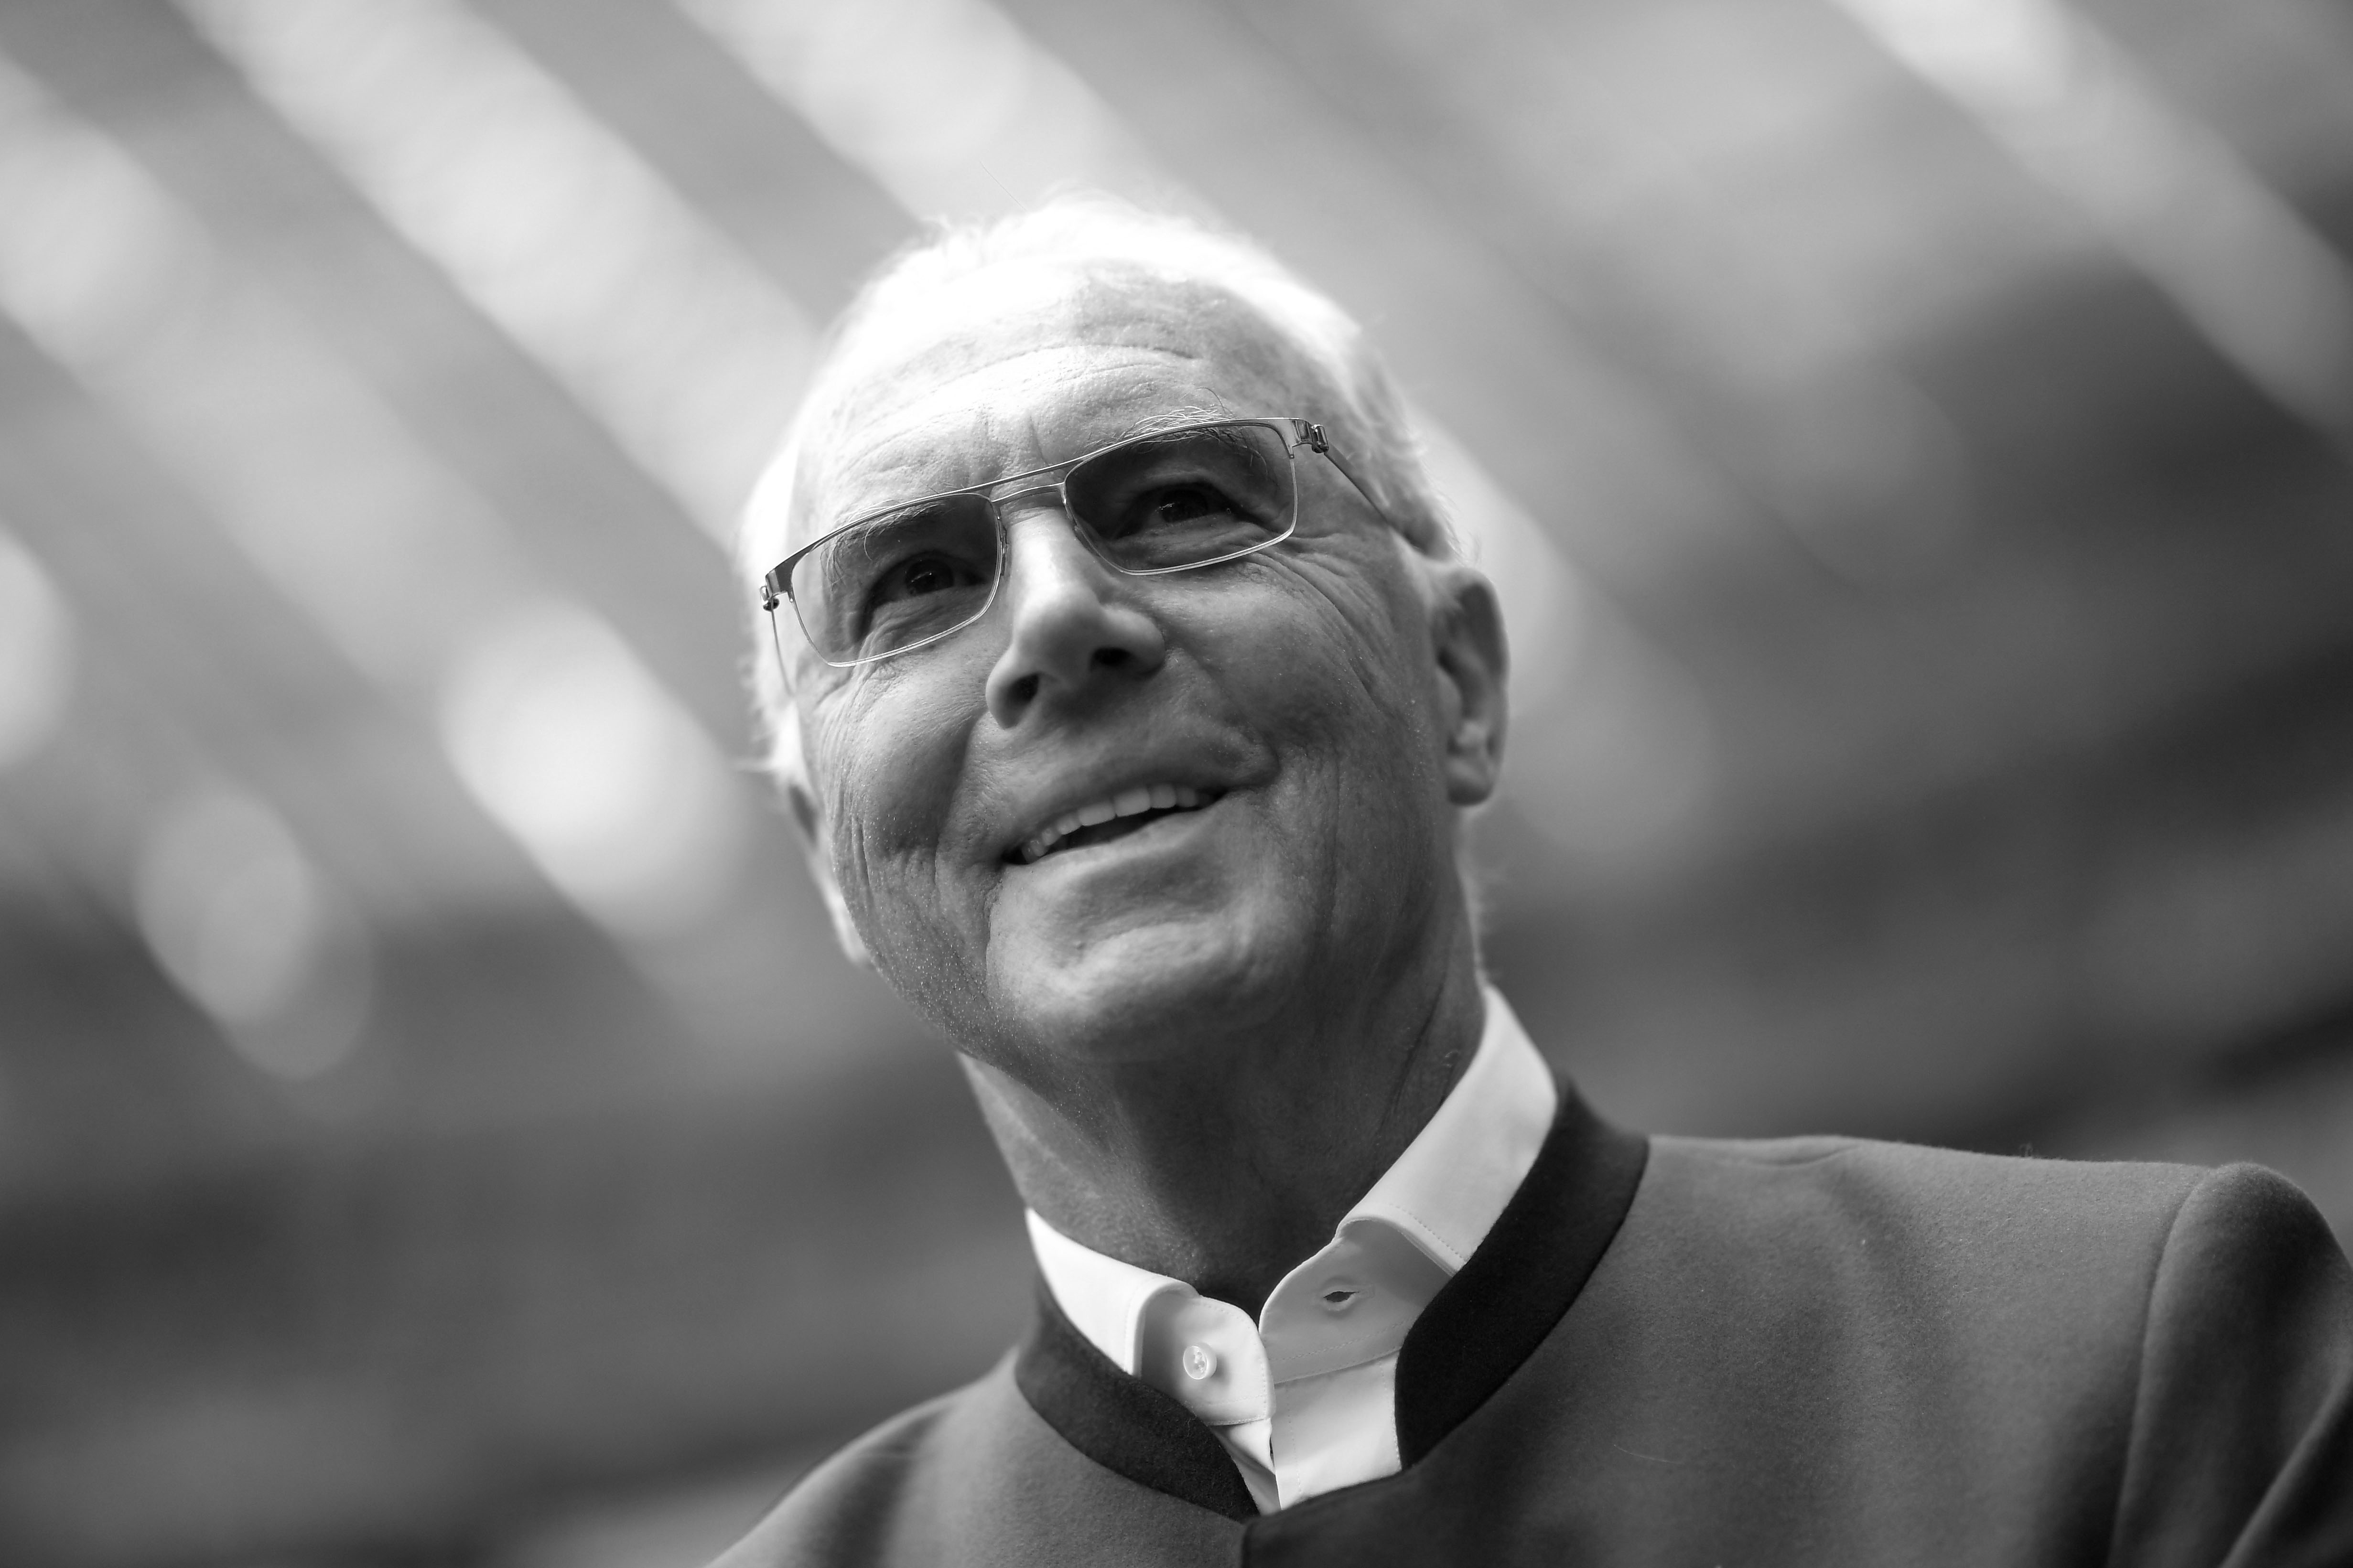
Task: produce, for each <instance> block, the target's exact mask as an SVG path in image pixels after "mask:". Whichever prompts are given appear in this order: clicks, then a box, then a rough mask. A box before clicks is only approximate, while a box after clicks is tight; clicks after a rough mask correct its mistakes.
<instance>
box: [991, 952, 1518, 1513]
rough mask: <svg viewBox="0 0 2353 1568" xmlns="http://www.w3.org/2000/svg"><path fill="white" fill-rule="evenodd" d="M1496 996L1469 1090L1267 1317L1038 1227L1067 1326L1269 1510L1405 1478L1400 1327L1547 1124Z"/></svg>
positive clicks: (1450, 1265)
mask: <svg viewBox="0 0 2353 1568" xmlns="http://www.w3.org/2000/svg"><path fill="white" fill-rule="evenodd" d="M1486 1009H1487V1018H1486V1024H1485V1026H1484V1027H1483V1028H1482V1030H1481V1031H1480V1036H1479V1048H1478V1050H1477V1051H1476V1052H1475V1053H1473V1055H1472V1058H1471V1065H1470V1066H1469V1067H1468V1068H1464V1069H1463V1073H1462V1077H1461V1079H1460V1080H1458V1081H1457V1082H1456V1083H1455V1085H1454V1087H1453V1088H1452V1089H1451V1090H1449V1091H1448V1092H1447V1096H1446V1098H1445V1100H1442V1101H1440V1104H1439V1107H1438V1111H1437V1113H1436V1114H1435V1115H1433V1116H1432V1117H1431V1118H1430V1123H1429V1125H1428V1126H1426V1127H1424V1128H1423V1129H1422V1130H1421V1131H1420V1132H1419V1134H1417V1135H1416V1136H1415V1138H1414V1141H1413V1142H1411V1143H1409V1144H1408V1145H1407V1146H1406V1151H1405V1152H1404V1153H1402V1154H1400V1155H1398V1158H1397V1163H1395V1164H1393V1165H1391V1166H1390V1167H1389V1168H1388V1172H1387V1173H1384V1174H1383V1175H1382V1177H1381V1179H1380V1180H1379V1181H1377V1182H1376V1183H1374V1184H1373V1190H1372V1191H1370V1192H1368V1193H1366V1194H1365V1195H1364V1196H1363V1197H1362V1198H1361V1199H1359V1200H1358V1201H1357V1203H1356V1206H1355V1207H1354V1208H1352V1209H1350V1210H1349V1211H1348V1212H1347V1214H1346V1215H1344V1216H1343V1217H1342V1218H1341V1221H1340V1225H1339V1228H1338V1229H1337V1230H1336V1231H1335V1232H1334V1234H1333V1237H1332V1241H1331V1244H1330V1245H1329V1246H1327V1247H1324V1249H1323V1250H1322V1251H1320V1252H1318V1253H1316V1254H1315V1255H1314V1257H1312V1258H1308V1259H1307V1261H1306V1262H1304V1263H1302V1264H1301V1265H1300V1266H1299V1267H1298V1268H1293V1270H1292V1271H1291V1272H1290V1273H1288V1274H1286V1275H1284V1276H1283V1277H1282V1282H1281V1283H1280V1284H1278V1285H1276V1286H1275V1288H1274V1290H1273V1292H1272V1293H1271V1295H1269V1296H1268V1297H1267V1299H1266V1308H1265V1310H1263V1311H1261V1313H1260V1314H1259V1319H1258V1321H1257V1322H1256V1323H1252V1322H1251V1321H1250V1314H1249V1313H1247V1312H1245V1311H1243V1310H1241V1309H1240V1308H1239V1307H1236V1306H1233V1305H1231V1304H1229V1303H1228V1302H1225V1301H1219V1300H1211V1299H1210V1298H1208V1297H1206V1296H1202V1295H1200V1294H1199V1293H1198V1292H1197V1291H1195V1290H1194V1289H1193V1288H1192V1287H1191V1286H1189V1285H1187V1284H1186V1283H1185V1282H1184V1281H1183V1280H1181V1279H1170V1278H1168V1277H1167V1276H1166V1275H1165V1274H1155V1273H1153V1272H1151V1271H1150V1270H1149V1269H1144V1268H1136V1267H1135V1266H1134V1265H1133V1264H1128V1263H1122V1262H1121V1261H1120V1260H1119V1259H1117V1258H1107V1257H1105V1256H1104V1255H1103V1254H1102V1253H1100V1252H1097V1251H1095V1250H1093V1249H1092V1247H1083V1246H1081V1245H1080V1244H1079V1243H1078V1242H1075V1241H1072V1240H1071V1238H1070V1237H1067V1236H1064V1235H1063V1234H1062V1233H1061V1232H1060V1231H1058V1230H1056V1229H1055V1228H1054V1227H1053V1226H1050V1225H1048V1224H1047V1223H1046V1222H1045V1221H1044V1220H1042V1219H1040V1218H1039V1217H1038V1215H1036V1214H1034V1213H1033V1214H1031V1215H1029V1240H1030V1245H1031V1246H1032V1247H1035V1248H1036V1249H1037V1254H1038V1267H1039V1270H1040V1271H1041V1272H1042V1273H1043V1274H1044V1275H1045V1277H1046V1284H1047V1288H1048V1289H1051V1290H1052V1291H1053V1292H1054V1300H1055V1301H1056V1302H1057V1303H1058V1304H1059V1305H1060V1307H1061V1309H1062V1313H1063V1315H1064V1316H1065V1317H1067V1318H1069V1319H1070V1320H1071V1324H1072V1325H1073V1326H1074V1327H1076V1328H1077V1329H1078V1331H1080V1332H1081V1333H1082V1334H1084V1335H1086V1337H1087V1338H1088V1340H1089V1341H1091V1342H1092V1343H1093V1344H1094V1346H1095V1348H1096V1349H1098V1350H1100V1351H1102V1352H1103V1354H1104V1355H1106V1356H1108V1357H1110V1358H1111V1360H1112V1361H1113V1362H1114V1363H1117V1365H1118V1366H1119V1368H1120V1370H1121V1371H1123V1372H1125V1373H1131V1374H1133V1375H1134V1376H1136V1377H1140V1378H1142V1379H1144V1380H1145V1382H1146V1383H1149V1384H1152V1385H1153V1386H1154V1387H1155V1388H1157V1389H1159V1390H1160V1391H1161V1392H1162V1393H1164V1394H1170V1395H1172V1396H1174V1397H1175V1398H1176V1400H1177V1401H1179V1402H1180V1403H1181V1404H1183V1405H1185V1407H1186V1408H1187V1409H1188V1410H1190V1411H1192V1413H1193V1414H1194V1415H1198V1416H1199V1417H1200V1418H1201V1419H1202V1420H1203V1421H1204V1422H1206V1423H1208V1426H1209V1428H1210V1430H1212V1431H1214V1432H1215V1433H1217V1435H1218V1436H1219V1438H1221V1439H1222V1440H1223V1441H1224V1443H1225V1445H1226V1447H1227V1448H1228V1449H1229V1450H1230V1451H1231V1452H1232V1454H1233V1456H1234V1463H1235V1464H1236V1466H1237V1467H1239V1468H1240V1470H1241V1474H1242V1479H1243V1480H1244V1481H1245V1482H1246V1483H1248V1485H1249V1487H1250V1496H1251V1497H1252V1498H1254V1499H1255V1500H1257V1502H1258V1506H1259V1508H1260V1510H1261V1511H1262V1512H1268V1513H1271V1512H1273V1511H1274V1510H1276V1509H1278V1508H1283V1507H1287V1506H1289V1505H1290V1504H1292V1503H1295V1502H1297V1501H1299V1500H1301V1499H1303V1498H1311V1497H1314V1496H1315V1495H1316V1494H1317V1493H1319V1492H1327V1491H1331V1490H1333V1489H1335V1488H1339V1487H1345V1486H1353V1485H1355V1484H1356V1482H1358V1481H1368V1480H1373V1479H1377V1478H1379V1477H1381V1476H1388V1475H1394V1474H1396V1473H1397V1470H1398V1441H1397V1361H1398V1348H1399V1347H1400V1346H1402V1345H1403V1344H1404V1343H1405V1336H1406V1331H1407V1330H1409V1329H1410V1328H1412V1327H1413V1323H1414V1320H1415V1319H1416V1318H1419V1316H1420V1315H1421V1310H1422V1309H1423V1308H1424V1307H1426V1306H1428V1305H1429V1304H1430V1298H1431V1297H1433V1296H1435V1295H1437V1294H1438V1289H1439V1287H1440V1286H1441V1285H1443V1284H1445V1283H1446V1281H1447V1280H1448V1279H1451V1278H1453V1276H1454V1272H1455V1270H1457V1269H1459V1268H1461V1267H1462V1263H1463V1260H1464V1259H1465V1258H1469V1257H1470V1256H1471V1254H1472V1252H1473V1251H1474V1250H1476V1249H1477V1247H1478V1246H1479V1243H1480V1242H1481V1241H1482V1240H1483V1239H1484V1238H1485V1237H1486V1235H1487V1231H1488V1227H1489V1226H1493V1224H1494V1223H1495V1216H1496V1215H1499V1214H1501V1213H1503V1212H1504V1205H1505V1204H1506V1203H1508V1202H1509V1201H1510V1200H1511V1196H1512V1194H1514V1192H1517V1191H1518V1190H1519V1185H1520V1182H1521V1180H1522V1179H1523V1178H1525V1176H1526V1175H1527V1173H1528V1167H1529V1166H1530V1165H1533V1164H1534V1163H1535V1158H1536V1151H1537V1149H1538V1148H1539V1147H1541V1146H1542V1144H1543V1143H1544V1140H1545V1135H1546V1133H1547V1132H1548V1131H1551V1129H1552V1119H1553V1112H1554V1110H1555V1107H1556V1100H1557V1098H1558V1096H1557V1093H1556V1090H1555V1089H1554V1088H1553V1081H1552V1073H1551V1071H1550V1070H1549V1069H1548V1068H1546V1066H1545V1062H1544V1058H1542V1057H1540V1056H1538V1055H1537V1054H1536V1048H1535V1046H1533V1045H1531V1044H1529V1043H1528V1037H1527V1035H1526V1033H1525V1031H1524V1030H1523V1029H1522V1028H1521V1027H1520V1021H1519V1019H1517V1018H1516V1017H1514V1016H1513V1015H1512V1009H1511V1007H1510V1006H1509V1005H1507V1004H1506V1003H1505V1002H1504V999H1503V997H1502V996H1500V995H1498V994H1496V993H1495V992H1494V990H1493V988H1492V987H1491V988H1489V989H1488V990H1487V992H1486Z"/></svg>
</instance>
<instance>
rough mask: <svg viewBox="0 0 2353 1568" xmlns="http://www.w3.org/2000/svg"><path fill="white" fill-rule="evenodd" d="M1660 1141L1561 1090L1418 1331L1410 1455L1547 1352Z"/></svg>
mask: <svg viewBox="0 0 2353 1568" xmlns="http://www.w3.org/2000/svg"><path fill="white" fill-rule="evenodd" d="M1650 1158H1651V1141H1650V1140H1649V1139H1647V1138H1644V1137H1641V1135H1639V1134H1637V1133H1632V1132H1627V1131H1621V1130H1620V1129H1619V1128H1616V1127H1612V1126H1610V1125H1609V1123H1608V1122H1606V1121H1602V1120H1601V1119H1600V1118H1599V1117H1598V1116H1596V1115H1594V1114H1593V1112H1592V1110H1590V1109H1589V1108H1588V1106H1587V1105H1586V1103H1585V1101H1584V1100H1581V1099H1579V1098H1578V1097H1577V1090H1576V1089H1573V1088H1571V1087H1570V1086H1569V1085H1567V1084H1566V1083H1563V1084H1562V1085H1561V1086H1560V1110H1559V1111H1558V1112H1557V1113H1556V1115H1555V1116H1554V1118H1553V1124H1552V1131H1551V1132H1550V1133H1548V1134H1546V1138H1545V1142H1544V1147H1543V1148H1542V1149H1541V1150H1539V1151H1538V1152H1537V1153H1536V1161H1535V1164H1533V1165H1531V1166H1530V1167H1528V1173H1527V1177H1526V1179H1525V1181H1523V1182H1521V1183H1520V1190H1519V1191H1518V1192H1516V1193H1514V1194H1512V1201H1511V1202H1510V1203H1508V1204H1505V1205H1504V1212H1503V1213H1502V1214H1500V1215H1496V1216H1495V1223H1494V1226H1493V1228H1491V1229H1490V1230H1489V1231H1488V1232H1487V1236H1486V1239H1485V1240H1483V1241H1482V1242H1481V1243H1480V1244H1479V1249H1478V1250H1477V1251H1476V1252H1473V1253H1472V1255H1471V1257H1470V1258H1469V1259H1468V1260H1467V1261H1466V1262H1465V1263H1464V1264H1463V1265H1462V1268H1461V1272H1459V1273H1457V1274H1456V1275H1455V1276H1454V1278H1453V1279H1449V1280H1448V1281H1447V1282H1446V1284H1445V1286H1444V1287H1443V1288H1442V1289H1440V1291H1439V1292H1438V1294H1437V1295H1435V1296H1433V1297H1431V1298H1430V1305H1429V1306H1427V1307H1425V1308H1423V1309H1422V1313H1421V1316H1420V1317H1419V1318H1417V1319H1416V1320H1414V1325H1413V1327H1412V1328H1411V1329H1410V1330H1409V1331H1407V1333H1406V1336H1405V1346H1404V1348H1403V1349H1402V1350H1400V1351H1399V1352H1398V1379H1397V1425H1398V1458H1399V1459H1400V1460H1401V1461H1402V1462H1403V1463H1405V1464H1408V1465H1410V1464H1412V1463H1414V1462H1415V1461H1416V1460H1418V1459H1419V1458H1421V1457H1422V1456H1423V1455H1424V1454H1427V1453H1429V1452H1430V1449H1432V1448H1434V1447H1437V1446H1438V1441H1439V1439H1440V1438H1441V1437H1443V1436H1446V1435H1447V1434H1448V1433H1449V1432H1451V1431H1453V1430H1454V1428H1455V1427H1457V1426H1461V1424H1462V1422H1463V1421H1464V1419H1465V1418H1467V1417H1468V1416H1469V1415H1470V1414H1471V1413H1472V1411H1474V1410H1476V1409H1478V1408H1479V1406H1481V1405H1484V1404H1485V1403H1486V1402H1487V1397H1488V1395H1490V1394H1493V1393H1494V1392H1495V1390H1497V1389H1499V1388H1501V1387H1503V1386H1504V1379H1506V1378H1508V1377H1510V1376H1511V1375H1512V1373H1514V1372H1517V1371H1518V1370H1519V1369H1520V1366H1521V1363H1524V1362H1525V1361H1526V1360H1527V1359H1528V1357H1530V1356H1532V1355H1534V1354H1535V1350H1536V1347H1537V1346H1538V1345H1540V1344H1542V1343H1544V1342H1545V1336H1546V1335H1547V1334H1549V1333H1551V1332H1552V1331H1553V1328H1554V1326H1555V1325H1556V1324H1557V1323H1558V1322H1559V1321H1560V1320H1561V1318H1562V1317H1563V1315H1564V1314H1566V1313H1567V1311H1568V1308H1569V1303H1571V1302H1573V1301H1575V1300H1577V1292H1578V1291H1580V1290H1583V1289H1585V1281H1586V1280H1587V1279H1589V1278H1590V1277H1591V1276H1592V1273H1593V1268H1594V1265H1596V1264H1598V1263H1599V1262H1600V1261H1601V1254H1602V1253H1603V1252H1604V1251H1605V1250H1607V1249H1608V1247H1609V1243H1610V1241H1611V1239H1612V1238H1613V1237H1616V1236H1617V1234H1618V1227H1619V1226H1620V1224H1622V1223H1623V1222H1624V1220H1625V1218H1626V1211H1627V1210H1628V1209H1629V1208H1630V1207H1631V1206H1632V1205H1633V1202H1634V1189H1635V1187H1636V1186H1637V1185H1639V1184H1641V1180H1642V1167H1643V1166H1644V1165H1646V1164H1648V1163H1650Z"/></svg>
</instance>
